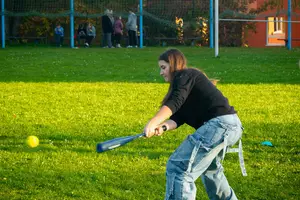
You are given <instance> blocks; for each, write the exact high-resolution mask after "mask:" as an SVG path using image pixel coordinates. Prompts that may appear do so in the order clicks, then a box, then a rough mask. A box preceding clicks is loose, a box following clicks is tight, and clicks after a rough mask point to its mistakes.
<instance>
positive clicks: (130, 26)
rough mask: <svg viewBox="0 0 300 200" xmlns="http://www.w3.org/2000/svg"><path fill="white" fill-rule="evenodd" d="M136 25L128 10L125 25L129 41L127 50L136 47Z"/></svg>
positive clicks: (135, 20) (134, 16)
mask: <svg viewBox="0 0 300 200" xmlns="http://www.w3.org/2000/svg"><path fill="white" fill-rule="evenodd" d="M136 24H137V18H136V15H135V13H134V12H133V11H132V10H131V9H130V10H129V15H128V21H127V23H126V29H127V31H128V40H129V45H128V46H127V48H131V47H137V36H136V31H137V25H136Z"/></svg>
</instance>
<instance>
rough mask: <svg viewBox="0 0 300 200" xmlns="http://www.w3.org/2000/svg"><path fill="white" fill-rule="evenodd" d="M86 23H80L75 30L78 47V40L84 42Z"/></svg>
mask: <svg viewBox="0 0 300 200" xmlns="http://www.w3.org/2000/svg"><path fill="white" fill-rule="evenodd" d="M86 36H87V33H86V23H81V24H79V25H78V29H77V45H78V47H79V46H80V40H82V39H83V40H86Z"/></svg>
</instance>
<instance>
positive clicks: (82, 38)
mask: <svg viewBox="0 0 300 200" xmlns="http://www.w3.org/2000/svg"><path fill="white" fill-rule="evenodd" d="M80 40H86V37H85V36H77V45H78V46H80Z"/></svg>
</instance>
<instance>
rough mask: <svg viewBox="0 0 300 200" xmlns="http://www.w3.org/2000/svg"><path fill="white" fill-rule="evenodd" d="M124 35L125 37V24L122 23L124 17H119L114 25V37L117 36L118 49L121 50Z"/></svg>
mask: <svg viewBox="0 0 300 200" xmlns="http://www.w3.org/2000/svg"><path fill="white" fill-rule="evenodd" d="M122 35H123V23H122V17H121V16H119V17H118V18H117V19H116V20H115V23H114V36H115V40H116V47H117V48H121V38H122Z"/></svg>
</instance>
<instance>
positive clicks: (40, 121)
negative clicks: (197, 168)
mask: <svg viewBox="0 0 300 200" xmlns="http://www.w3.org/2000/svg"><path fill="white" fill-rule="evenodd" d="M180 49H181V50H182V51H183V52H184V53H185V54H186V57H187V59H188V64H189V66H193V67H198V68H200V69H202V70H204V71H205V72H206V73H207V75H208V76H209V77H211V78H217V79H220V82H219V84H218V88H219V89H220V90H221V91H222V92H223V93H224V94H225V95H226V96H227V97H228V98H229V101H230V103H231V104H232V105H233V106H234V107H235V109H236V110H237V111H238V114H239V116H240V118H241V120H242V122H243V126H244V128H245V132H244V135H243V148H244V157H245V164H246V169H247V173H248V176H247V177H243V176H242V174H241V172H240V168H239V163H238V156H237V154H227V155H226V158H225V161H224V167H225V174H226V176H227V178H228V180H229V183H230V185H231V186H232V188H233V189H234V190H235V193H236V194H237V196H238V198H239V199H243V200H257V199H260V200H263V199H266V200H268V199H272V200H273V199H280V200H282V199H285V200H290V199H292V200H296V199H299V196H300V190H299V183H300V145H299V143H300V117H299V116H300V66H299V65H298V62H299V60H300V49H293V50H292V51H288V50H286V49H285V48H267V49H252V48H221V49H220V58H214V56H213V55H214V50H213V49H208V48H180ZM164 50H165V49H163V48H145V49H142V50H140V49H100V48H90V49H69V48H59V49H56V48H47V47H40V48H35V47H10V48H7V49H5V50H0V188H1V189H0V199H101V200H123V199H124V200H135V199H136V200H146V199H149V200H156V199H157V200H160V199H163V196H164V192H165V165H166V162H167V159H168V157H169V156H170V155H171V154H172V152H173V151H174V150H175V149H176V147H177V146H178V145H179V144H180V143H181V142H182V141H183V140H184V138H185V137H186V136H187V135H188V134H190V133H192V132H193V129H192V128H190V127H188V126H186V125H184V126H182V127H180V128H179V129H177V130H174V131H172V132H167V133H166V134H165V135H163V136H162V137H153V138H150V139H143V138H140V139H138V140H136V141H134V142H131V143H129V144H127V145H126V146H123V147H120V148H117V149H115V150H112V151H108V152H105V153H101V154H99V153H97V152H96V150H95V148H96V144H97V143H98V142H101V141H105V140H107V139H112V138H115V137H120V136H127V135H132V134H137V133H140V132H142V130H143V127H144V125H145V124H146V123H147V121H148V120H149V119H150V118H151V117H152V115H153V114H155V113H156V111H157V110H158V108H159V105H160V102H161V100H162V98H163V97H164V94H165V93H166V91H167V89H168V85H167V84H166V83H164V82H163V80H162V78H161V77H160V76H159V69H158V65H157V57H158V56H159V54H160V53H162V52H163V51H164ZM29 135H35V136H37V137H38V138H39V139H40V145H39V146H38V147H36V148H29V147H28V146H27V145H26V144H25V140H26V138H27V137H28V136H29ZM263 141H271V142H272V143H273V145H274V147H268V146H263V145H261V142H263ZM196 185H197V188H198V190H197V199H208V198H207V195H206V192H205V190H204V188H203V186H202V183H201V180H200V179H199V180H197V182H196Z"/></svg>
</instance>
